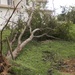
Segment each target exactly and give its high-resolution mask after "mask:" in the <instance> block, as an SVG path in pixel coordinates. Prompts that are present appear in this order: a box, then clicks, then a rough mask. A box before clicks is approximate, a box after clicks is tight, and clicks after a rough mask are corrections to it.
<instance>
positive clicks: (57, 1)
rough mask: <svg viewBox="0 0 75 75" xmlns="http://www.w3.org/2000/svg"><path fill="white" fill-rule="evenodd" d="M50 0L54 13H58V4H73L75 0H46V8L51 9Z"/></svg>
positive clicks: (67, 5) (59, 10)
mask: <svg viewBox="0 0 75 75" xmlns="http://www.w3.org/2000/svg"><path fill="white" fill-rule="evenodd" d="M52 1H54V8H55V9H56V13H60V12H61V9H60V6H66V7H69V6H75V0H48V8H49V9H53V4H52Z"/></svg>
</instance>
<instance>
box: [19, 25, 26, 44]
mask: <svg viewBox="0 0 75 75" xmlns="http://www.w3.org/2000/svg"><path fill="white" fill-rule="evenodd" d="M25 30H26V26H25V27H24V29H23V30H22V32H21V34H20V35H19V38H18V44H21V38H22V36H23V34H24V32H25Z"/></svg>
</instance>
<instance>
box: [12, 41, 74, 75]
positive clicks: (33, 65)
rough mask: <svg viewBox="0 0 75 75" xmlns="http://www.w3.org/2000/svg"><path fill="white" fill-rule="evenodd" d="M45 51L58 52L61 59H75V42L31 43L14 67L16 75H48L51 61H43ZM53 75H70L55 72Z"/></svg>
mask: <svg viewBox="0 0 75 75" xmlns="http://www.w3.org/2000/svg"><path fill="white" fill-rule="evenodd" d="M43 51H53V52H56V53H57V54H58V55H59V56H58V57H59V58H61V59H62V58H63V59H68V58H75V42H68V41H44V42H31V43H29V44H27V46H26V47H25V48H24V49H23V51H22V52H21V54H20V55H19V56H18V58H17V59H16V60H15V61H14V62H15V63H16V64H18V65H19V66H18V65H17V66H13V70H14V72H16V75H48V73H47V72H48V70H49V68H50V61H47V62H45V61H43ZM53 75H70V74H63V73H61V72H58V71H54V73H53Z"/></svg>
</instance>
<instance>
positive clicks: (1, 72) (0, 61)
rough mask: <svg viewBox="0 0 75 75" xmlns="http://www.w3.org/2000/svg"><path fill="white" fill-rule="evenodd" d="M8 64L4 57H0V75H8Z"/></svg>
mask: <svg viewBox="0 0 75 75" xmlns="http://www.w3.org/2000/svg"><path fill="white" fill-rule="evenodd" d="M9 70H10V64H9V62H8V61H7V59H6V58H5V57H4V56H1V57H0V75H8V72H9Z"/></svg>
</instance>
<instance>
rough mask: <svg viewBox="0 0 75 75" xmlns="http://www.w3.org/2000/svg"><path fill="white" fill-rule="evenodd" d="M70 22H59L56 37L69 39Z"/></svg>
mask: <svg viewBox="0 0 75 75" xmlns="http://www.w3.org/2000/svg"><path fill="white" fill-rule="evenodd" d="M71 26H72V24H71V23H60V24H59V25H58V26H57V28H56V35H55V36H57V37H58V38H61V39H64V40H71V36H70V30H71V29H72V28H71Z"/></svg>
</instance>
